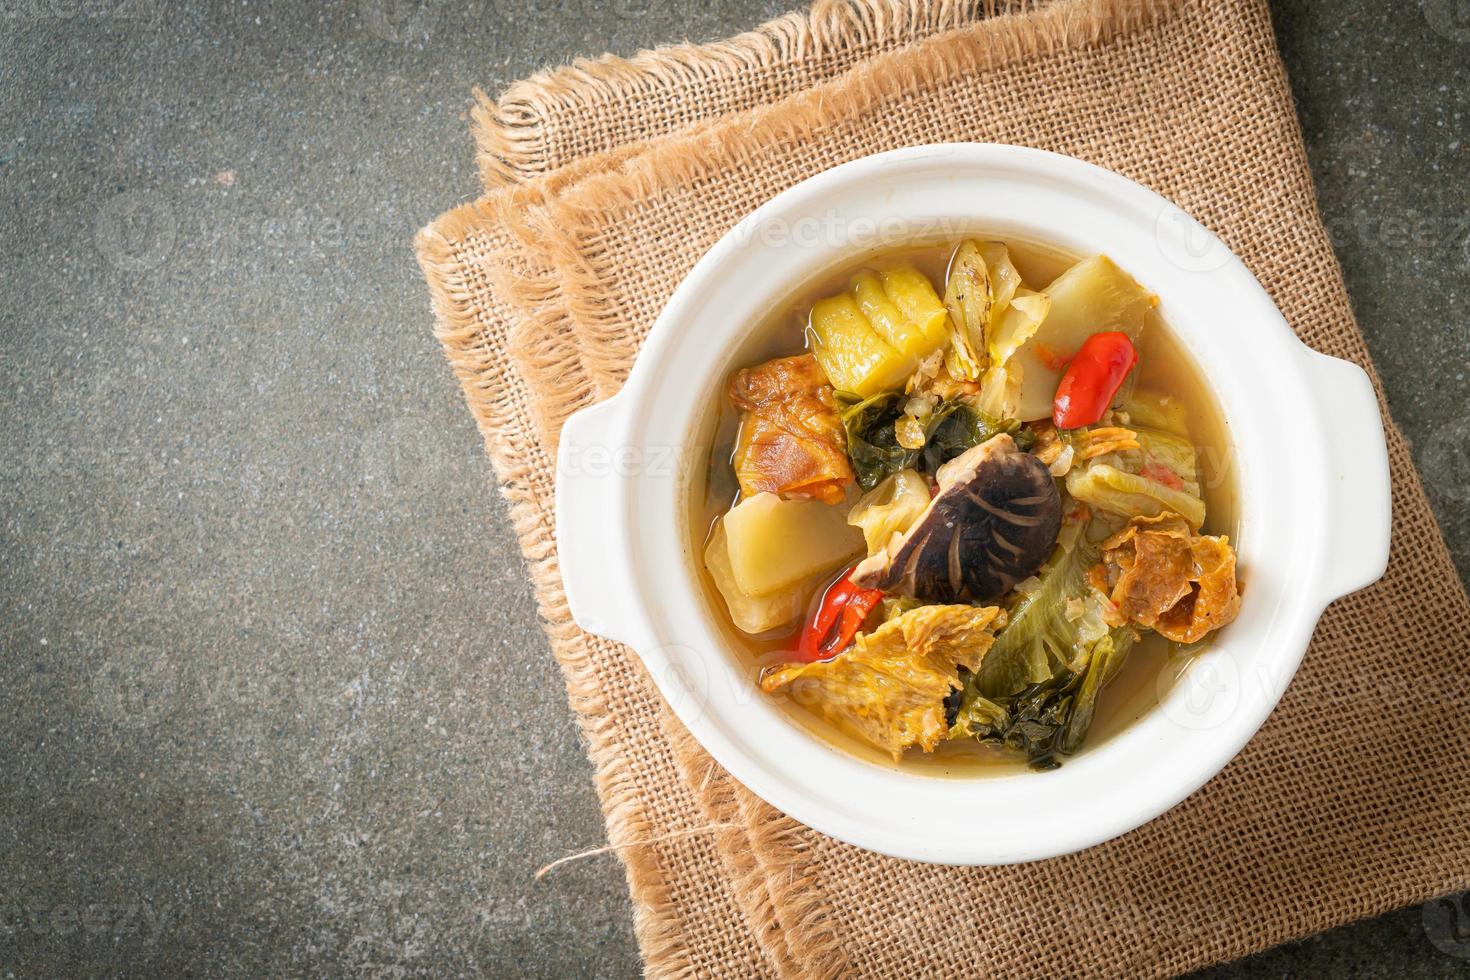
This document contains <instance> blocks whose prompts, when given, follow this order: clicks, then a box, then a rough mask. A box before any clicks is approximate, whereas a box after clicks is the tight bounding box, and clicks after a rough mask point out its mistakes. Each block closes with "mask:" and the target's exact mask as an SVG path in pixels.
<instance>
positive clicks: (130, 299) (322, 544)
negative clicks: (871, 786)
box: [0, 0, 1470, 978]
mask: <svg viewBox="0 0 1470 980" xmlns="http://www.w3.org/2000/svg"><path fill="white" fill-rule="evenodd" d="M793 6H795V0H774V2H758V0H757V2H738V0H722V2H714V3H693V2H688V0H632V2H620V3H616V4H610V5H607V6H604V5H600V4H597V3H594V2H592V0H561V2H557V3H549V4H547V3H536V2H532V0H515V2H507V3H501V4H494V3H486V2H483V0H480V2H473V0H472V2H468V3H453V2H443V3H429V4H418V5H415V4H412V3H392V2H389V0H364V2H362V3H343V2H324V3H319V4H316V3H313V4H305V3H287V2H248V3H246V2H241V3H232V4H224V3H219V4H205V3H197V2H188V3H186V2H177V0H0V256H3V263H0V270H3V271H0V324H3V333H0V459H3V464H0V521H3V523H0V529H3V530H0V977H3V978H8V977H31V976H65V975H111V974H116V975H134V976H180V975H232V976H264V975H281V974H313V975H341V974H359V973H364V972H367V973H373V974H382V975H399V974H435V975H439V974H445V975H451V974H461V975H462V974H472V973H481V974H488V975H500V976H512V975H514V976H546V977H556V976H607V977H622V976H629V975H633V974H636V973H637V972H638V969H639V965H638V958H637V954H636V950H635V948H634V945H633V937H632V932H631V929H630V926H629V909H628V902H627V897H626V894H625V890H624V887H623V883H622V878H621V873H620V870H619V867H618V865H617V863H616V861H615V860H614V859H612V858H606V857H605V858H599V859H592V860H589V861H585V862H582V863H580V864H576V865H572V866H569V867H566V868H564V869H562V870H560V871H558V872H557V873H556V874H555V875H553V876H552V877H550V878H549V879H547V880H546V881H543V882H539V883H538V882H535V881H533V880H532V872H533V871H534V869H535V868H536V867H538V866H539V865H541V864H543V863H545V862H547V861H550V860H552V859H554V858H556V857H559V856H561V855H563V854H566V853H568V852H571V851H575V850H579V849H582V848H586V847H591V846H595V845H597V844H599V843H600V842H601V840H602V830H601V821H600V818H599V815H598V812H597V805H596V800H595V798H594V795H593V791H592V788H591V784H590V780H589V767H588V764H587V762H586V760H585V758H584V756H583V753H582V748H581V746H580V744H579V742H578V736H577V733H576V731H575V728H574V725H573V723H572V721H571V719H570V716H569V713H568V710H567V708H566V706H565V703H564V699H563V696H562V689H561V680H560V677H559V675H558V672H557V670H556V668H555V666H554V664H553V662H552V661H551V659H550V656H549V654H548V652H547V649H546V644H545V642H544V639H543V638H542V635H541V633H540V631H539V629H538V627H537V625H536V620H535V615H534V610H533V605H532V600H531V595H530V591H529V589H528V587H527V586H526V583H525V579H524V575H523V572H522V568H521V563H520V559H519V557H518V555H517V552H516V549H515V545H514V542H513V539H512V537H511V534H510V532H509V530H508V528H507V526H506V522H505V517H504V511H503V508H502V506H501V504H500V502H499V500H498V498H497V497H496V495H495V494H494V493H493V490H492V479H491V474H490V472H489V468H488V466H487V464H486V463H485V461H484V458H483V456H482V454H481V452H480V444H479V438H478V436H477V434H476V433H475V431H474V427H473V425H472V423H471V421H470V419H469V417H468V414H467V413H466V412H465V410H464V408H463V405H462V403H461V401H460V397H459V394H458V392H457V391H456V388H455V385H454V383H453V381H452V379H451V378H450V375H449V372H448V370H447V369H446V367H445V365H444V364H443V362H442V359H441V358H440V356H439V354H438V352H437V350H436V348H435V344H434V342H433V341H432V339H431V337H430V334H429V328H430V318H429V312H428V308H427V303H426V299H425V293H424V289H423V287H422V284H421V282H420V280H419V275H418V271H417V269H416V267H415V264H414V262H413V259H412V256H411V253H410V248H409V239H410V236H411V234H412V232H413V231H414V230H415V229H416V228H417V227H419V226H420V225H421V224H423V223H424V222H426V221H427V220H428V219H430V218H432V217H433V216H434V215H436V214H438V213H439V212H441V211H443V210H445V209H446V208H448V207H450V206H451V205H453V204H455V203H457V202H459V201H461V200H462V199H464V198H466V197H468V196H470V195H471V194H473V193H474V190H475V176H474V172H473V165H472V160H471V148H470V145H469V142H468V139H467V137H466V128H465V118H464V113H465V110H466V108H467V106H468V104H469V89H470V87H471V86H472V85H476V84H479V85H483V86H485V87H487V88H489V89H492V90H493V89H495V88H496V87H497V86H500V85H503V84H505V83H506V82H508V81H510V80H512V79H514V78H516V77H519V76H522V75H524V74H526V73H527V72H529V71H531V70H533V69H534V68H536V67H538V66H540V65H542V64H545V63H551V62H560V61H564V60H566V59H567V58H569V57H571V56H574V55H577V54H592V53H596V52H599V51H602V50H605V49H613V50H618V51H623V52H629V51H632V50H634V49H636V48H637V47H639V46H642V45H645V44H649V43H653V42H657V41H660V40H665V39H672V38H678V37H686V36H687V37H692V38H696V39H703V38H712V37H715V36H719V35H722V34H725V33H727V32H730V31H733V30H735V29H736V28H739V27H742V26H746V25H750V24H754V23H756V22H758V21H759V20H761V19H763V18H765V17H767V16H769V15H771V14H773V13H776V12H778V11H779V10H782V9H786V8H788V7H793ZM1458 10H1459V8H1458V7H1457V6H1456V5H1455V4H1454V3H1453V2H1448V0H1430V2H1429V3H1428V4H1427V5H1426V6H1424V7H1423V8H1422V9H1420V8H1419V7H1418V6H1417V5H1416V4H1415V3H1402V4H1381V3H1378V2H1376V0H1344V2H1337V3H1328V2H1325V0H1324V2H1320V3H1307V2H1305V0H1288V2H1281V3H1278V4H1276V11H1277V17H1278V27H1279V32H1280V35H1281V43H1282V47H1283V50H1284V51H1285V54H1286V57H1287V60H1288V62H1289V67H1290V69H1291V71H1292V75H1293V81H1294V85H1295V88H1296V92H1297V96H1298V98H1299V100H1300V103H1301V113H1302V118H1303V121H1304V124H1305V126H1306V130H1307V133H1308V139H1309V143H1310V153H1311V158H1312V164H1313V169H1314V172H1315V173H1316V175H1317V177H1318V181H1319V187H1320V190H1321V194H1322V200H1323V205H1324V208H1325V210H1326V212H1327V214H1328V215H1329V217H1330V218H1331V219H1332V222H1333V227H1334V230H1335V232H1336V233H1337V238H1338V242H1337V243H1338V246H1339V249H1340V253H1341V255H1342V258H1343V261H1344V264H1345V267H1346V270H1347V273H1348V280H1349V284H1350V287H1351V291H1352V296H1353V300H1354V303H1355V305H1356V306H1357V309H1358V311H1359V313H1360V315H1361V317H1362V320H1363V324H1364V327H1365V329H1366V330H1367V332H1368V335H1369V340H1370V343H1371V345H1372V348H1373V351H1374V354H1375V355H1376V357H1377V358H1378V362H1379V364H1380V367H1381V369H1382V372H1383V375H1384V378H1385V381H1386V383H1387V387H1388V392H1389V397H1390V400H1391V402H1392V404H1393V407H1394V410H1395V412H1396V413H1397V416H1398V419H1399V421H1400V423H1401V424H1402V425H1403V426H1404V428H1405V430H1406V431H1407V432H1408V434H1409V436H1410V438H1411V439H1412V440H1413V441H1414V445H1415V449H1416V453H1417V455H1418V458H1419V460H1420V463H1421V465H1423V466H1424V467H1425V469H1426V471H1427V472H1428V473H1430V474H1431V476H1432V477H1433V478H1434V481H1435V482H1434V490H1433V492H1434V495H1435V504H1436V506H1437V507H1438V510H1439V513H1440V516H1441V518H1442V519H1443V521H1444V523H1445V527H1446V530H1447V532H1448V534H1449V537H1450V540H1451V542H1452V544H1453V547H1454V550H1455V555H1456V558H1457V561H1458V562H1459V567H1460V569H1461V571H1462V573H1465V572H1466V571H1470V520H1467V508H1466V503H1467V500H1470V491H1467V490H1466V487H1470V410H1467V408H1466V403H1467V392H1470V386H1467V383H1466V373H1467V371H1470V364H1467V350H1470V291H1467V279H1470V227H1467V222H1470V179H1467V178H1470V145H1467V142H1470V133H1467V123H1466V118H1465V113H1466V111H1467V101H1470V78H1467V76H1470V20H1466V19H1465V18H1464V17H1463V13H1461V17H1460V19H1459V20H1456V19H1455V14H1456V12H1457V11H1458ZM1410 805H1411V804H1410ZM1441 911H1442V910H1436V909H1435V908H1431V909H1429V910H1428V911H1425V912H1421V911H1420V910H1418V909H1411V910H1406V911H1402V912H1398V913H1394V914H1392V915H1389V916H1386V917H1384V918H1381V919H1377V920H1373V921H1370V922H1366V923H1361V924H1358V925H1354V926H1351V927H1348V928H1344V929H1339V930H1337V931H1335V932H1332V933H1329V934H1327V935H1325V936H1321V937H1317V938H1315V939H1312V940H1309V941H1307V942H1304V943H1300V944H1296V945H1293V946H1289V947H1285V948H1283V949H1280V950H1276V951H1273V952H1270V953H1268V954H1266V955H1263V956H1261V957H1258V958H1256V959H1253V960H1249V961H1246V962H1244V963H1241V964H1235V965H1232V966H1229V967H1226V968H1221V969H1218V970H1215V971H1212V972H1211V974H1210V975H1211V976H1214V977H1245V976H1275V975H1316V976H1325V975H1334V976H1335V975H1347V974H1349V973H1352V974H1356V975H1362V976H1385V977H1387V976H1419V977H1430V976H1446V975H1453V974H1458V975H1465V974H1466V973H1467V972H1470V943H1465V942H1461V943H1459V944H1456V943H1455V942H1454V940H1453V937H1452V936H1450V935H1449V934H1448V933H1447V932H1446V931H1445V928H1446V927H1444V925H1443V923H1441V920H1440V919H1438V918H1436V916H1437V915H1439V914H1440V912H1441ZM1467 912H1470V909H1467ZM1425 923H1428V926H1427V927H1426V925H1425ZM1436 923H1440V924H1438V925H1437V924H1436ZM957 925H958V924H957ZM1436 930H1438V932H1436Z"/></svg>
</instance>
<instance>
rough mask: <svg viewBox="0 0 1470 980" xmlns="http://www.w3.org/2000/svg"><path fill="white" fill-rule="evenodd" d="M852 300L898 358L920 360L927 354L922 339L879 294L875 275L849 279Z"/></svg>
mask: <svg viewBox="0 0 1470 980" xmlns="http://www.w3.org/2000/svg"><path fill="white" fill-rule="evenodd" d="M850 288H851V290H852V298H853V300H855V301H856V302H857V305H858V309H860V310H862V311H863V316H865V317H867V318H868V325H869V326H870V327H872V328H873V332H874V333H876V334H877V335H878V336H880V337H882V338H883V339H884V340H886V341H888V343H889V345H890V346H891V347H893V349H894V350H897V351H898V352H899V353H901V354H907V355H908V356H909V357H912V358H915V359H917V358H920V357H923V356H924V355H925V354H927V353H928V350H927V349H926V347H925V340H924V335H923V334H922V333H920V332H919V328H918V327H916V326H915V325H914V324H912V323H910V322H909V319H908V317H906V316H904V315H903V312H902V311H901V310H900V309H899V308H898V307H897V306H894V305H893V300H891V299H889V298H888V294H887V293H886V292H884V291H883V282H882V280H880V279H879V278H878V276H877V274H876V273H873V272H869V271H867V270H866V269H865V270H863V271H862V272H859V273H858V274H857V275H855V276H853V277H852V285H851V287H850Z"/></svg>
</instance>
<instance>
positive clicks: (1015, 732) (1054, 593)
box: [949, 526, 1133, 769]
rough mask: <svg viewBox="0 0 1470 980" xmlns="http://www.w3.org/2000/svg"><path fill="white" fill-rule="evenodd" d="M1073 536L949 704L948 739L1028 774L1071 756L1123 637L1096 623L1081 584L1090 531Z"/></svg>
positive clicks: (1096, 603)
mask: <svg viewBox="0 0 1470 980" xmlns="http://www.w3.org/2000/svg"><path fill="white" fill-rule="evenodd" d="M1078 530H1079V532H1080V533H1075V534H1070V535H1066V534H1064V535H1063V541H1064V543H1063V544H1061V545H1059V546H1058V547H1057V550H1056V552H1055V553H1054V554H1053V556H1052V559H1051V562H1050V564H1049V565H1048V567H1047V568H1046V570H1045V571H1044V573H1043V574H1042V576H1041V582H1040V584H1039V585H1038V586H1037V587H1036V588H1035V589H1034V590H1032V591H1031V592H1029V593H1027V594H1026V595H1024V596H1023V597H1022V598H1021V600H1020V602H1018V603H1017V604H1016V606H1015V608H1014V609H1012V610H1011V613H1010V623H1009V625H1007V626H1006V627H1005V628H1004V629H1002V630H1001V631H1000V632H999V633H998V634H996V639H995V643H994V645H993V646H992V647H991V648H990V651H989V652H988V653H987V654H986V655H985V659H984V660H982V661H981V662H980V666H979V668H978V669H977V670H975V671H974V672H972V673H970V674H969V675H968V676H967V677H966V678H965V685H964V687H963V689H962V690H961V691H959V692H958V693H957V695H956V696H955V697H954V698H952V699H951V703H952V706H953V712H952V717H951V722H952V724H951V727H950V734H949V737H950V738H973V739H977V740H979V741H982V742H990V743H994V744H998V745H1006V746H1009V747H1010V748H1012V749H1016V750H1018V751H1020V752H1022V753H1024V754H1025V756H1026V759H1027V761H1028V762H1029V763H1030V765H1031V766H1032V767H1033V768H1037V769H1053V768H1056V766H1057V765H1059V764H1060V763H1059V762H1058V758H1057V757H1058V756H1062V755H1068V754H1070V753H1073V752H1075V751H1077V749H1078V748H1080V747H1081V745H1082V741H1083V739H1084V738H1085V736H1086V734H1087V729H1088V728H1089V727H1090V726H1091V725H1092V719H1093V716H1094V714H1095V713H1096V710H1097V699H1098V695H1099V694H1100V693H1101V691H1102V689H1103V687H1104V686H1105V685H1106V684H1107V682H1108V681H1109V680H1111V679H1112V678H1113V676H1114V675H1115V674H1116V673H1117V672H1118V668H1119V667H1121V665H1122V663H1123V659H1124V658H1125V657H1126V655H1127V653H1128V650H1129V649H1130V648H1131V646H1132V643H1133V633H1132V632H1131V631H1130V630H1128V629H1126V628H1125V629H1111V628H1109V627H1108V625H1107V623H1106V622H1104V620H1103V608H1104V607H1103V597H1102V596H1100V595H1098V594H1097V593H1096V592H1095V591H1094V590H1093V589H1092V587H1091V586H1090V585H1089V583H1088V581H1087V570H1088V569H1089V568H1090V567H1091V566H1092V565H1094V564H1096V563H1097V561H1098V556H1099V546H1098V540H1097V533H1100V529H1097V530H1094V529H1093V528H1091V527H1090V526H1083V527H1081V528H1079V529H1078Z"/></svg>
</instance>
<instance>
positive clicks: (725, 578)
mask: <svg viewBox="0 0 1470 980" xmlns="http://www.w3.org/2000/svg"><path fill="white" fill-rule="evenodd" d="M729 540H730V539H729V537H728V536H727V535H726V534H725V522H724V521H723V520H720V521H717V522H716V523H715V533H714V534H712V535H710V539H709V544H708V545H706V546H705V549H704V567H705V568H707V569H709V574H710V578H712V579H714V582H715V588H717V589H719V590H720V595H721V596H722V597H723V598H724V600H725V607H726V608H727V609H729V610H730V621H731V622H733V623H734V624H735V626H736V627H737V628H738V629H740V630H743V631H744V632H746V633H765V632H768V631H770V630H774V629H778V628H780V627H782V626H791V625H793V624H795V623H796V622H797V620H799V619H801V616H802V614H803V613H804V612H805V611H806V603H807V600H808V599H810V598H811V594H812V592H813V591H814V590H815V589H816V587H817V585H818V584H819V583H818V581H817V580H815V579H808V580H806V581H803V582H798V583H797V584H795V585H792V586H788V587H787V588H784V589H782V590H780V591H779V592H773V593H771V594H770V595H766V596H750V595H746V594H745V593H744V592H742V591H740V586H739V585H737V584H735V573H734V571H732V570H731V568H730V544H729Z"/></svg>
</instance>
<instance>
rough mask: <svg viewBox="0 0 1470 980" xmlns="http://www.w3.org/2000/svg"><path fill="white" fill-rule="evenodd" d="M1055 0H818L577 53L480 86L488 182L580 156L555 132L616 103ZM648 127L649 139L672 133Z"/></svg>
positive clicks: (892, 44) (820, 74) (627, 108)
mask: <svg viewBox="0 0 1470 980" xmlns="http://www.w3.org/2000/svg"><path fill="white" fill-rule="evenodd" d="M1051 2H1054V0H920V2H910V0H816V2H815V3H814V4H812V6H811V7H810V8H809V9H807V10H802V11H794V12H792V13H789V14H786V15H784V16H782V17H778V18H776V19H774V20H772V21H769V22H767V23H765V24H762V25H761V26H760V27H757V28H756V29H755V30H752V31H749V32H747V33H745V34H741V35H738V36H736V37H733V38H729V39H727V40H723V41H716V42H713V43H710V44H678V45H669V46H667V47H661V48H658V49H656V50H653V51H644V52H641V53H639V54H637V55H635V56H633V57H631V58H619V57H615V56H612V55H606V56H603V57H600V58H595V59H579V60H578V61H575V62H573V63H572V64H571V65H567V66H563V67H559V68H554V69H549V70H546V71H541V72H538V73H537V74H535V75H533V76H531V77H530V78H528V79H525V80H524V81H520V82H516V83H515V84H513V85H511V86H510V87H509V88H508V89H507V90H506V91H505V93H504V94H503V95H501V96H500V98H499V99H492V98H491V97H490V96H488V95H486V94H485V92H484V91H483V90H481V89H476V90H475V93H474V94H475V105H474V107H473V108H472V109H471V110H470V118H471V130H472V132H473V135H474V139H475V145H476V161H477V163H478V165H479V168H480V174H481V178H482V180H483V181H484V185H485V188H486V190H494V189H495V188H497V187H499V186H502V185H504V184H508V183H515V182H519V181H525V180H530V179H533V178H535V177H538V176H542V175H545V174H548V173H550V172H551V171H553V170H555V169H556V168H558V167H559V166H562V165H564V164H568V163H571V162H573V160H572V158H571V157H569V156H567V155H566V152H565V151H564V150H563V149H562V147H561V145H560V144H561V142H562V141H561V140H560V139H559V138H558V134H559V133H560V131H561V130H562V129H563V128H564V127H566V126H568V125H576V122H577V120H579V119H585V118H587V117H588V116H599V115H606V114H607V113H608V112H610V111H612V110H614V109H615V110H616V111H617V112H618V113H619V114H628V113H631V114H633V115H635V116H636V115H637V114H638V112H637V109H638V106H637V102H638V100H639V99H640V98H644V97H647V96H649V95H652V94H658V93H663V92H667V91H670V90H682V91H685V92H689V91H690V90H698V91H702V92H717V91H719V90H721V89H723V88H727V87H728V86H729V85H730V82H731V80H732V79H735V78H737V77H738V76H740V75H742V74H746V73H752V72H754V73H761V74H769V73H770V71H771V69H772V68H773V67H774V66H777V65H780V66H783V67H785V66H792V65H797V66H801V67H802V68H804V69H805V70H804V71H801V72H798V73H797V75H796V77H794V78H793V79H792V82H791V85H790V87H789V89H788V91H786V92H782V93H780V94H782V95H785V94H788V93H789V92H794V91H799V90H801V89H803V88H806V87H809V86H811V85H815V84H819V83H821V82H823V81H827V80H830V79H833V78H836V77H837V76H838V75H841V74H842V73H843V72H845V71H846V70H848V69H849V68H851V67H852V66H853V65H855V64H857V63H858V62H860V61H862V60H864V59H866V58H869V57H871V56H873V55H875V54H879V53H881V52H884V51H889V50H892V49H894V48H896V47H901V46H903V45H905V44H908V43H910V42H911V41H913V40H914V39H915V38H917V37H923V36H928V35H932V34H937V33H940V32H943V31H948V30H953V29H956V28H959V27H963V26H965V25H967V24H971V23H973V22H975V21H977V20H981V19H984V18H990V17H999V16H1005V15H1013V14H1026V13H1030V12H1033V11H1035V10H1038V9H1040V8H1041V7H1043V6H1045V5H1047V4H1048V3H1051ZM630 103H631V105H630ZM669 131H672V130H669ZM641 135H642V138H643V139H650V138H653V137H657V136H661V135H665V133H664V132H644V133H642V134H641ZM612 149H614V146H612V145H606V146H597V147H594V148H593V150H594V151H597V152H602V151H608V150H612Z"/></svg>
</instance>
